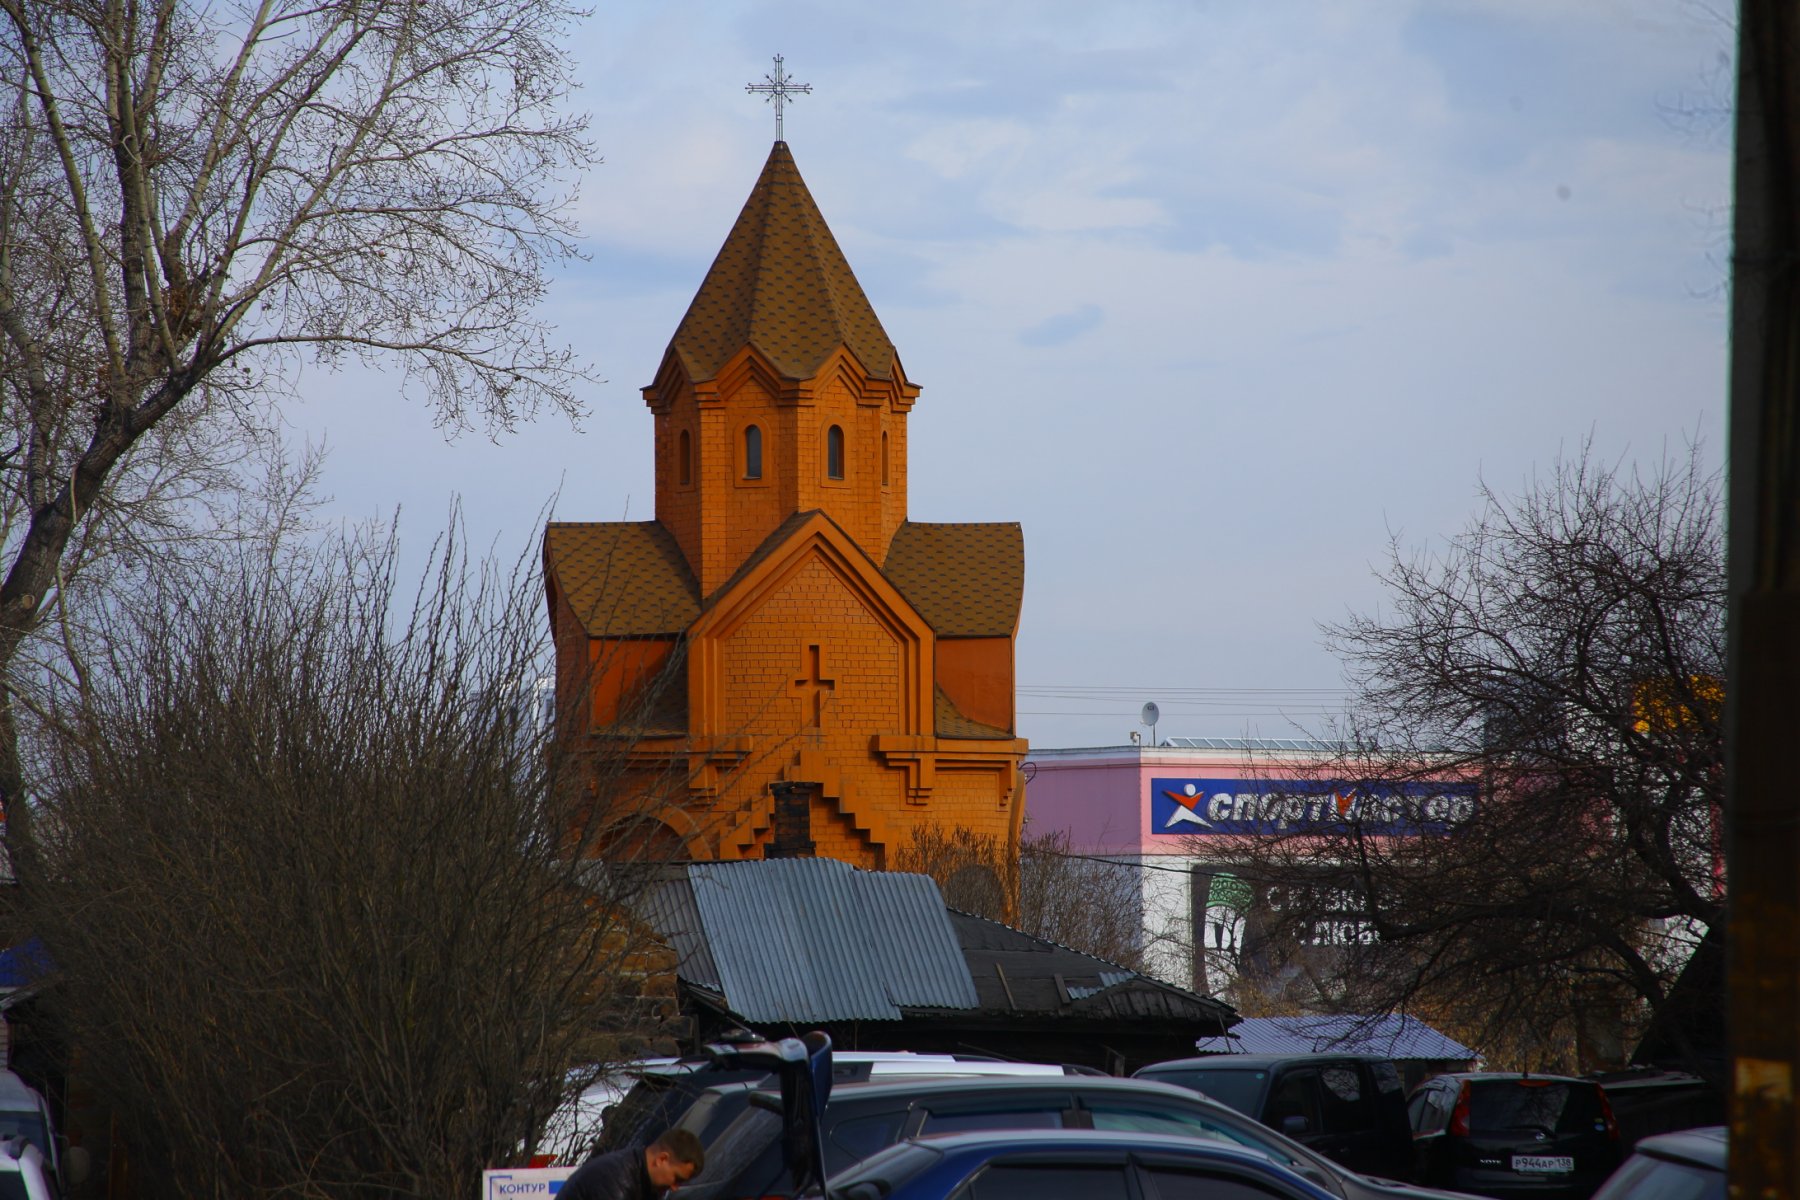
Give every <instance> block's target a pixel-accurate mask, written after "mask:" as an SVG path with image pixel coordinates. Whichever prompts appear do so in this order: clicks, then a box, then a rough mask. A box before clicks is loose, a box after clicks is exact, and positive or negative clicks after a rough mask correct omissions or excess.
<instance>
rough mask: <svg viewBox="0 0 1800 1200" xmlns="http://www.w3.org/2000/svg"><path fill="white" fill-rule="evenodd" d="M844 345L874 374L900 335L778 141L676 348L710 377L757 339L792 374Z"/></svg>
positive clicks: (886, 369) (684, 361)
mask: <svg viewBox="0 0 1800 1200" xmlns="http://www.w3.org/2000/svg"><path fill="white" fill-rule="evenodd" d="M840 345H841V346H846V347H848V348H849V350H850V353H852V354H853V355H855V356H856V359H857V361H858V362H859V363H860V364H862V368H863V370H865V371H867V372H868V373H869V375H870V376H871V377H872V378H875V379H892V378H893V375H894V344H893V343H892V342H891V341H889V340H888V336H887V333H886V332H885V331H884V330H883V329H882V328H881V321H880V320H879V319H878V318H877V317H876V316H875V310H874V309H873V308H871V307H870V306H869V300H868V297H867V296H865V295H863V290H862V285H860V284H859V283H857V282H856V276H855V275H854V274H853V273H852V272H851V270H850V264H849V262H847V261H846V260H845V258H844V252H843V251H842V250H840V249H838V244H837V239H836V238H834V237H832V236H831V230H830V229H829V228H828V227H827V226H826V224H825V218H824V217H823V216H821V215H820V213H819V207H818V205H817V204H815V203H813V198H812V195H811V193H809V192H808V191H807V190H806V183H805V181H804V180H802V179H801V178H800V170H799V168H798V167H796V166H795V165H794V156H793V155H792V154H790V153H788V147H787V143H786V142H776V143H775V146H774V149H772V150H770V151H769V160H768V162H766V163H764V164H763V170H762V175H761V176H759V177H758V179H757V181H756V186H755V187H754V188H752V189H751V191H750V198H749V199H748V200H746V201H745V202H744V209H743V211H742V212H740V213H739V214H738V219H737V223H736V224H735V225H733V226H732V227H731V233H730V234H729V235H727V237H726V238H725V244H724V245H723V246H722V247H720V248H719V255H718V257H717V258H715V259H714V260H713V264H712V268H711V269H710V270H708V271H707V273H706V279H705V280H704V281H703V282H702V283H701V284H700V290H699V291H698V292H697V293H695V295H694V302H693V303H692V304H690V305H689V306H688V310H687V315H686V316H684V317H683V318H682V319H681V324H680V325H679V326H678V327H677V328H676V330H675V336H674V337H673V338H672V339H671V340H670V342H669V353H671V354H674V355H676V356H677V357H678V358H679V359H680V360H681V365H682V368H683V369H684V370H685V371H686V372H687V375H688V378H689V379H693V380H705V379H711V378H713V377H714V376H716V375H717V374H718V373H719V370H720V368H721V367H723V366H724V365H725V364H726V362H728V361H729V360H730V359H731V357H732V356H733V355H734V354H736V353H737V352H738V351H739V350H742V349H743V348H744V347H745V346H754V347H756V349H757V350H758V351H760V352H761V353H762V354H763V355H764V356H765V357H766V358H768V360H769V361H770V363H771V364H773V365H774V367H775V369H776V370H778V371H780V372H781V373H782V374H783V375H784V376H786V377H788V378H790V379H810V378H811V377H812V376H813V375H815V374H817V372H818V370H819V368H820V367H821V366H823V365H824V362H825V360H826V358H828V357H829V356H830V355H831V353H832V351H834V350H836V349H837V348H838V347H839V346H840Z"/></svg>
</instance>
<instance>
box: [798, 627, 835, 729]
mask: <svg viewBox="0 0 1800 1200" xmlns="http://www.w3.org/2000/svg"><path fill="white" fill-rule="evenodd" d="M806 663H807V667H808V671H807V674H806V676H804V677H802V678H800V679H796V680H794V690H795V691H796V692H798V693H800V695H802V696H804V697H806V698H807V699H808V700H810V701H811V704H810V707H811V708H812V727H813V728H814V729H822V728H824V726H825V701H826V700H827V699H829V697H828V696H827V695H826V693H828V692H830V691H831V690H833V689H834V688H836V687H837V679H836V678H834V677H827V676H826V675H825V674H824V658H823V655H822V654H821V652H820V648H819V647H818V646H808V647H807V648H806Z"/></svg>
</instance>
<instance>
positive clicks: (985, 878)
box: [893, 824, 1145, 970]
mask: <svg viewBox="0 0 1800 1200" xmlns="http://www.w3.org/2000/svg"><path fill="white" fill-rule="evenodd" d="M893 867H894V869H895V870H897V871H914V872H918V873H919V874H923V875H929V876H931V877H932V878H933V879H934V880H936V881H937V884H938V888H939V890H940V891H942V892H943V894H944V903H946V904H947V905H949V906H950V907H951V908H954V909H957V910H958V911H960V912H967V913H973V914H975V915H976V916H982V917H988V918H990V919H991V920H995V921H1003V922H1005V923H1007V924H1010V925H1013V926H1014V927H1015V928H1018V929H1022V930H1024V931H1025V932H1026V933H1029V934H1031V935H1032V936H1034V937H1041V938H1044V939H1046V940H1048V941H1052V942H1056V943H1058V944H1060V945H1064V946H1068V947H1069V948H1071V949H1074V950H1080V951H1083V952H1084V953H1087V954H1092V955H1094V956H1095V957H1097V958H1103V959H1106V960H1107V961H1108V962H1115V963H1118V964H1119V965H1121V966H1124V967H1129V968H1131V969H1132V970H1142V969H1143V967H1144V957H1145V955H1144V935H1143V930H1142V920H1141V916H1140V910H1141V904H1142V899H1141V897H1140V895H1139V890H1138V889H1139V880H1138V875H1139V873H1140V872H1139V869H1138V868H1137V867H1136V866H1134V865H1132V864H1127V863H1113V862H1106V861H1100V860H1098V859H1091V858H1084V857H1082V856H1079V855H1076V854H1074V853H1073V852H1071V851H1070V849H1069V837H1068V834H1067V833H1066V832H1063V831H1060V830H1052V831H1050V832H1047V833H1043V834H1039V835H1035V836H1033V835H1028V836H1026V837H1024V838H1022V839H1021V840H1020V846H1019V857H1018V858H1017V859H1016V860H1014V859H1013V858H1011V857H1010V856H1009V855H1007V854H1006V852H1005V849H1004V847H1003V846H1002V845H1001V843H1000V841H999V839H997V838H995V837H993V836H991V835H988V834H978V833H975V832H973V831H972V830H969V829H967V828H964V827H962V826H957V827H956V828H954V829H950V830H945V829H944V828H943V827H942V826H941V825H935V824H928V825H918V826H915V827H914V828H913V831H912V836H911V837H910V839H909V840H908V841H907V843H906V844H905V845H904V846H902V847H900V849H899V851H898V852H897V853H896V854H895V856H894V863H893Z"/></svg>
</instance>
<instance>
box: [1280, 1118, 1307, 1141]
mask: <svg viewBox="0 0 1800 1200" xmlns="http://www.w3.org/2000/svg"><path fill="white" fill-rule="evenodd" d="M1310 1130H1311V1126H1309V1125H1308V1124H1307V1121H1306V1118H1305V1117H1283V1118H1281V1132H1283V1133H1285V1134H1287V1135H1288V1136H1289V1137H1299V1136H1300V1135H1301V1134H1303V1133H1307V1132H1310Z"/></svg>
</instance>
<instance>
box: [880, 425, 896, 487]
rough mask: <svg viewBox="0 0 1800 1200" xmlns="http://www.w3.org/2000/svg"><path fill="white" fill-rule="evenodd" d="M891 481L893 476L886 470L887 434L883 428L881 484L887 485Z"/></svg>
mask: <svg viewBox="0 0 1800 1200" xmlns="http://www.w3.org/2000/svg"><path fill="white" fill-rule="evenodd" d="M891 483H893V476H892V475H891V473H890V472H889V470H888V435H887V430H885V429H884V430H882V431H881V486H882V487H887V486H888V485H889V484H891Z"/></svg>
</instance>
